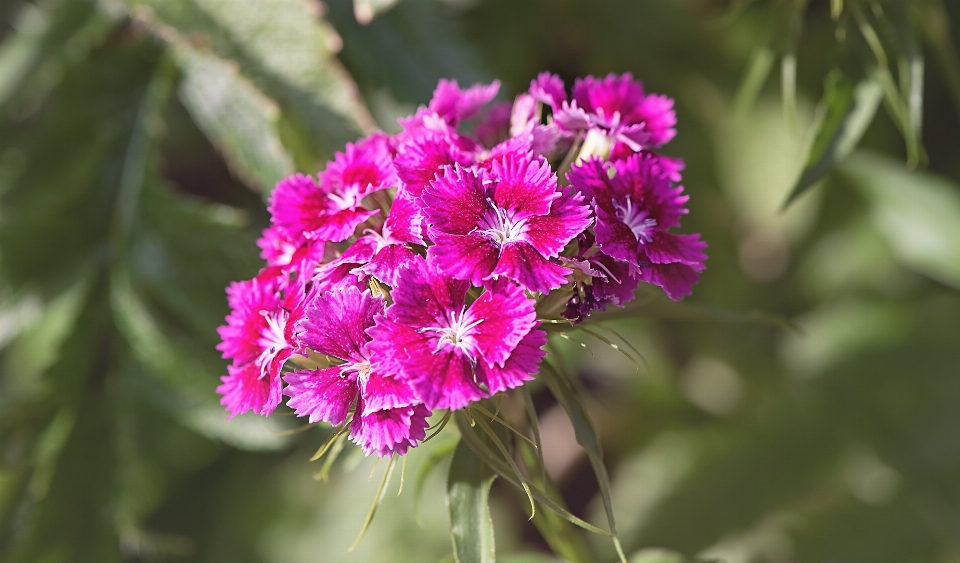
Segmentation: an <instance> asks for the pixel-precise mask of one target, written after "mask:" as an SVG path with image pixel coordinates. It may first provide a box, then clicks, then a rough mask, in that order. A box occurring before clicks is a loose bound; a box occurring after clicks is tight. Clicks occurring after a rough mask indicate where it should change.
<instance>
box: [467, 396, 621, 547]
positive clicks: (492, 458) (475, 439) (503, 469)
mask: <svg viewBox="0 0 960 563" xmlns="http://www.w3.org/2000/svg"><path fill="white" fill-rule="evenodd" d="M454 418H456V420H457V427H458V428H459V429H460V436H461V437H462V439H463V442H464V443H466V444H467V445H468V446H470V449H472V450H473V452H474V453H475V454H477V456H478V457H479V458H480V459H481V460H482V461H483V462H484V463H486V464H487V465H489V466H490V468H491V469H493V470H494V471H495V472H496V473H497V475H499V476H500V477H503V478H504V480H506V481H508V482H509V483H510V484H511V485H513V486H515V487H516V488H518V489H524V487H523V485H522V484H521V481H520V479H518V478H517V475H516V472H514V471H513V469H512V468H511V467H510V466H509V465H507V464H506V463H505V462H504V461H501V459H500V458H499V456H498V455H497V454H496V453H494V452H493V450H491V449H490V446H488V445H487V444H486V443H485V442H484V439H483V438H481V437H480V436H479V435H478V434H477V431H476V430H474V429H473V428H472V427H471V426H470V420H469V419H468V418H467V416H466V415H465V414H464V413H463V411H459V412H457V413H456V414H455V415H454ZM528 490H529V491H530V494H531V495H532V496H533V498H534V500H536V501H537V502H538V503H540V504H541V505H543V506H544V507H545V508H547V509H548V510H551V511H552V512H555V513H556V514H558V515H560V516H561V517H563V519H564V520H566V521H567V522H570V523H571V524H576V525H577V526H580V527H581V528H583V529H584V530H587V531H590V532H593V533H595V534H599V535H601V536H606V537H611V534H610V532H607V531H606V530H603V529H601V528H598V527H596V526H594V525H593V524H591V523H589V522H587V521H585V520H583V519H581V518H578V517H576V516H574V515H573V514H571V513H570V511H568V510H567V509H565V508H563V507H562V506H560V505H559V504H557V503H556V502H554V501H553V499H551V498H550V496H549V495H547V493H545V492H544V491H543V490H542V489H540V488H539V487H537V486H535V485H529V489H528Z"/></svg>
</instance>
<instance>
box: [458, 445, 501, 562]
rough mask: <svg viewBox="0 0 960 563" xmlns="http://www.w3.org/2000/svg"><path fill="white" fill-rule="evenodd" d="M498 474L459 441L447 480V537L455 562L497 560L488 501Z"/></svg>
mask: <svg viewBox="0 0 960 563" xmlns="http://www.w3.org/2000/svg"><path fill="white" fill-rule="evenodd" d="M496 477H497V475H496V473H494V472H493V471H492V470H491V469H490V467H489V466H488V465H487V464H485V463H483V462H482V461H480V458H478V457H477V455H476V454H475V453H474V452H473V450H471V449H470V447H469V446H467V445H466V444H465V443H463V442H460V444H459V445H458V446H457V449H456V450H455V451H454V453H453V460H452V461H451V462H450V473H449V474H448V477H447V510H448V511H449V513H450V538H451V539H452V540H453V555H454V558H455V559H456V561H457V563H494V562H495V561H496V558H497V552H496V547H495V545H494V537H493V520H492V519H491V518H490V507H489V506H488V504H487V502H488V498H489V496H490V487H491V486H492V485H493V481H494V479H496Z"/></svg>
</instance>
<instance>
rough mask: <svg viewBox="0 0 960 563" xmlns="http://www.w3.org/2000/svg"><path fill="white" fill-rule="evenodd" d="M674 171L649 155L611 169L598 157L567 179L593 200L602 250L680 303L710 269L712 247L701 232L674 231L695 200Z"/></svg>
mask: <svg viewBox="0 0 960 563" xmlns="http://www.w3.org/2000/svg"><path fill="white" fill-rule="evenodd" d="M673 173H675V170H674V169H673V168H671V167H667V168H664V166H662V165H661V162H660V157H658V156H657V155H655V154H652V153H647V154H637V155H635V156H632V157H630V158H629V159H627V160H624V161H618V162H614V163H612V164H609V165H608V164H606V163H604V162H603V161H601V160H599V159H597V158H593V159H591V160H588V161H586V162H584V163H582V164H581V165H578V166H575V167H574V168H573V169H572V170H571V171H570V173H569V174H568V176H567V177H568V179H569V180H570V184H571V185H572V186H574V187H575V188H576V189H578V190H580V191H581V192H582V193H584V194H585V195H586V196H587V197H589V198H591V200H592V203H593V206H594V209H595V211H596V215H597V223H596V226H595V228H594V232H595V234H596V241H597V246H598V247H599V248H600V250H601V251H602V252H603V253H604V254H606V255H608V256H611V257H613V258H616V259H618V260H623V261H625V262H627V263H629V264H631V265H632V266H634V267H637V268H639V276H640V279H641V280H642V281H645V282H648V283H653V284H655V285H658V286H660V287H662V288H663V289H664V291H666V293H667V295H668V296H670V298H671V299H680V298H682V297H683V296H685V295H689V294H690V288H691V286H692V285H693V284H694V283H696V282H697V280H698V279H699V273H700V272H701V271H703V269H704V268H705V266H704V261H705V260H706V258H707V257H706V254H704V252H703V251H704V249H705V248H706V246H707V245H706V243H704V242H703V241H701V240H700V235H699V234H689V235H686V234H685V235H679V234H673V233H670V232H668V230H669V229H671V228H673V227H677V226H679V225H680V217H681V216H682V215H684V214H686V213H687V212H688V211H687V209H686V208H685V207H684V206H683V205H684V204H685V203H686V202H687V200H688V199H689V196H686V195H683V187H682V186H674V184H673V183H672V182H671V180H670V177H671V175H672V174H673Z"/></svg>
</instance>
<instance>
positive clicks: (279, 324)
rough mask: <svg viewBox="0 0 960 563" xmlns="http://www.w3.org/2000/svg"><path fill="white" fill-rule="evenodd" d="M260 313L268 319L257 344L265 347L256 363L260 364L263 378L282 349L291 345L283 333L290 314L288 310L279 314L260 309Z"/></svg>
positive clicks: (261, 377)
mask: <svg viewBox="0 0 960 563" xmlns="http://www.w3.org/2000/svg"><path fill="white" fill-rule="evenodd" d="M260 314H261V315H263V318H264V319H266V321H267V326H265V327H263V329H262V330H261V331H260V338H259V339H258V340H257V344H259V345H260V346H262V347H263V351H262V352H260V355H259V356H257V359H256V364H257V365H258V366H260V379H263V378H264V377H266V375H267V368H269V367H270V362H272V361H273V359H274V358H276V357H277V354H279V353H280V351H281V350H283V349H284V348H289V347H290V346H289V345H288V344H287V338H286V337H285V336H284V334H283V333H284V329H285V328H286V326H287V317H288V316H289V314H288V313H287V312H286V311H280V312H279V313H277V314H273V313H270V312H269V311H260Z"/></svg>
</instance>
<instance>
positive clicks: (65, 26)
mask: <svg viewBox="0 0 960 563" xmlns="http://www.w3.org/2000/svg"><path fill="white" fill-rule="evenodd" d="M95 7H96V4H95V3H94V2H92V1H90V0H55V1H52V2H46V3H44V7H42V8H41V7H39V6H37V5H35V4H32V3H24V4H23V9H22V11H21V12H20V15H19V17H18V21H17V22H16V24H15V29H16V32H15V33H14V34H12V35H11V36H10V37H8V38H7V39H6V41H4V42H3V44H2V45H0V108H3V107H4V106H5V105H6V104H7V103H8V102H9V101H10V100H11V99H12V98H13V97H14V96H15V95H16V94H17V92H19V91H20V90H21V88H22V87H23V86H24V84H25V83H27V82H28V81H29V80H30V79H31V78H32V77H33V76H34V75H35V72H36V70H37V69H38V68H40V67H41V66H43V64H44V63H46V62H48V61H49V60H50V59H51V58H56V57H57V56H59V55H61V54H62V53H63V52H64V51H66V50H67V49H68V48H69V49H78V48H86V47H88V46H89V44H90V43H92V42H94V41H96V40H99V39H100V38H101V37H102V36H103V35H104V34H105V32H106V30H107V29H108V27H109V26H110V25H111V23H112V22H111V21H110V20H111V18H107V17H105V16H104V14H101V13H98V12H96V10H95ZM91 20H93V21H91ZM78 35H79V36H80V37H79V41H78V40H77V37H76V36H78ZM73 55H74V56H75V55H76V53H73Z"/></svg>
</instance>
